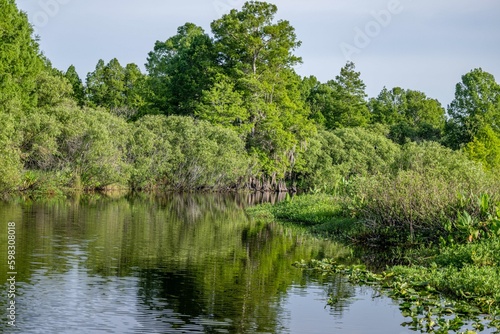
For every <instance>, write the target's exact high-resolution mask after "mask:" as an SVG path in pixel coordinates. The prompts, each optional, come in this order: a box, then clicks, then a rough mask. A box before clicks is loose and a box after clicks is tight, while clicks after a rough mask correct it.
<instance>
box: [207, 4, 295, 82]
mask: <svg viewBox="0 0 500 334" xmlns="http://www.w3.org/2000/svg"><path fill="white" fill-rule="evenodd" d="M277 11H278V8H277V6H276V5H273V4H269V3H266V2H259V1H250V2H246V3H245V4H244V5H243V8H242V9H241V10H240V11H238V10H236V9H233V10H232V11H231V12H230V13H229V14H226V15H224V16H223V17H222V18H221V19H219V20H216V21H214V22H212V25H211V26H212V31H213V33H214V35H215V40H216V45H217V48H218V51H219V52H220V56H221V58H222V59H221V61H222V64H223V65H225V66H226V67H227V68H229V69H231V70H233V71H236V72H240V71H241V72H243V73H245V74H249V73H251V74H254V75H256V74H259V73H263V72H266V71H269V70H279V69H280V68H290V67H291V66H293V65H296V64H297V63H299V62H300V61H301V59H300V58H299V57H297V56H295V55H294V54H293V51H294V50H295V49H297V48H298V47H299V46H300V44H301V42H300V41H298V40H297V36H296V34H295V29H294V28H293V27H292V26H291V25H290V23H289V22H288V21H285V20H279V21H277V22H275V20H274V17H275V15H276V13H277Z"/></svg>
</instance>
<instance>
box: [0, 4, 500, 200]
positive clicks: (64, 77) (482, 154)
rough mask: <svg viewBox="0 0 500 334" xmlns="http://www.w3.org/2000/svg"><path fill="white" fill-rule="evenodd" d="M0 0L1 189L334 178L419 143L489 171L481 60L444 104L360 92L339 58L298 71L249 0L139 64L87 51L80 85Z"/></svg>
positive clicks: (275, 28)
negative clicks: (326, 69)
mask: <svg viewBox="0 0 500 334" xmlns="http://www.w3.org/2000/svg"><path fill="white" fill-rule="evenodd" d="M0 6H1V11H0V25H1V26H0V41H1V43H0V127H1V130H0V160H1V164H0V192H3V193H5V192H12V191H18V190H43V191H50V190H58V189H61V188H65V187H68V188H84V189H99V188H105V187H110V186H127V187H130V188H133V189H153V188H160V189H177V190H181V189H182V190H193V189H225V188H233V189H236V188H240V187H254V188H255V189H262V188H264V189H270V190H277V189H281V190H283V189H285V186H284V185H285V184H286V185H288V186H289V187H290V186H293V187H295V186H297V187H299V188H302V189H308V188H314V187H319V186H325V187H326V186H328V187H334V186H335V185H336V184H337V183H338V181H339V180H346V179H349V178H351V177H353V176H358V175H365V174H366V173H377V172H378V171H383V170H384V169H383V168H384V166H385V165H386V164H387V163H388V161H391V159H396V157H397V155H398V154H400V152H401V151H402V149H403V148H404V147H405V146H406V145H409V143H423V142H429V141H432V142H435V143H436V145H438V146H439V145H443V146H446V147H449V148H451V149H453V150H456V151H460V153H458V154H462V155H465V156H467V157H468V158H469V159H472V160H474V161H477V162H478V163H481V164H482V167H483V168H484V169H485V170H490V171H491V170H495V169H498V168H499V166H500V128H499V127H500V85H499V84H498V83H497V82H496V81H495V79H494V77H493V76H492V75H491V74H489V73H486V72H484V71H482V70H481V69H475V70H473V71H471V72H469V73H467V74H465V75H464V76H463V78H462V82H460V83H458V84H457V87H456V96H455V100H454V101H453V102H452V103H451V104H450V106H449V107H448V110H445V108H443V107H442V105H441V104H440V103H439V102H438V101H437V100H435V99H432V98H429V97H427V96H426V95H425V94H424V93H422V92H419V91H414V90H410V89H403V88H399V87H395V88H392V89H386V88H384V89H383V90H382V92H380V94H379V95H378V96H377V97H374V98H368V97H367V95H366V93H365V84H364V83H363V81H362V80H361V75H360V73H359V72H357V71H356V69H355V66H354V64H353V63H351V62H348V63H347V64H346V65H345V66H344V67H343V68H342V69H341V71H340V73H339V75H338V76H336V77H335V79H332V80H330V81H328V82H326V83H322V82H320V81H318V80H317V79H316V78H315V77H306V78H302V77H300V76H299V75H298V74H297V73H296V72H295V71H294V66H295V65H297V64H299V63H300V62H301V59H300V58H299V57H297V56H295V55H294V51H295V50H296V49H297V48H298V47H299V46H300V44H301V43H300V41H299V40H298V39H297V36H296V34H295V31H294V28H293V27H292V26H291V25H290V23H289V22H288V21H285V20H276V19H275V15H276V13H277V7H276V6H275V5H272V4H268V3H264V2H256V1H251V2H247V3H246V4H245V5H244V6H243V8H242V9H241V10H233V11H231V12H230V13H229V14H226V15H224V16H223V17H222V18H220V19H218V20H215V21H214V22H213V23H212V24H211V30H212V31H211V34H208V33H206V32H205V31H204V30H203V29H202V28H200V27H198V26H196V25H194V24H192V23H186V24H185V25H183V26H181V27H179V29H178V31H177V34H176V35H175V36H173V37H170V38H169V39H167V40H166V41H158V42H156V44H155V45H154V48H153V50H152V51H151V52H150V53H149V55H148V57H147V63H146V70H147V73H142V72H141V70H140V69H139V67H138V66H137V65H135V64H127V65H125V66H122V65H121V64H120V62H119V61H118V60H117V59H112V60H111V61H109V62H107V63H106V62H105V61H103V60H99V62H98V63H97V65H96V68H95V70H94V71H93V72H91V73H89V74H88V75H87V77H86V78H85V82H84V81H83V80H81V78H79V76H78V73H77V71H76V69H75V67H74V66H71V67H69V68H68V69H67V70H66V71H60V70H57V69H55V68H53V67H52V65H51V64H50V62H49V61H48V60H47V59H46V58H45V57H44V56H43V55H42V54H41V52H40V50H39V47H38V44H37V42H36V39H34V38H33V36H32V35H33V31H32V28H31V26H30V24H29V23H28V20H27V17H26V15H25V14H24V13H22V12H20V11H19V10H18V9H17V6H16V4H15V1H14V0H0ZM425 147H430V148H433V147H435V146H432V145H431V146H425Z"/></svg>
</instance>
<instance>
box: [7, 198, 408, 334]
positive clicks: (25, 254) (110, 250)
mask: <svg viewBox="0 0 500 334" xmlns="http://www.w3.org/2000/svg"><path fill="white" fill-rule="evenodd" d="M252 201H253V200H252V199H249V198H246V197H236V196H216V195H204V196H194V195H176V196H169V197H165V198H149V197H128V198H118V199H110V198H100V197H95V198H92V197H88V198H85V199H79V200H72V201H48V202H47V201H45V202H40V203H37V202H24V201H20V202H17V203H0V242H1V245H2V248H1V249H0V279H1V281H0V287H1V288H2V289H1V291H0V309H1V311H0V319H1V320H0V333H1V332H4V333H10V332H13V333H82V334H83V333H85V334H87V333H407V332H408V330H407V329H405V328H403V327H400V324H401V323H402V322H403V321H405V319H404V318H403V317H402V316H401V314H400V312H399V310H398V307H397V305H395V304H394V303H393V302H392V301H391V300H390V299H388V298H384V297H375V292H374V291H373V290H371V289H370V288H366V287H356V286H352V285H350V284H348V283H347V282H345V280H344V279H343V278H342V277H335V278H330V279H323V278H321V277H315V276H312V275H311V274H309V273H305V272H302V271H301V270H299V269H295V268H294V267H293V266H292V263H293V262H295V261H298V260H301V259H306V260H307V259H311V258H321V257H323V256H328V257H337V256H342V255H345V253H346V252H347V250H346V249H344V248H342V247H341V246H338V245H335V244H332V243H328V242H326V241H324V242H323V241H312V240H310V238H309V237H306V236H303V235H300V233H297V232H294V231H293V230H291V229H289V228H285V227H283V226H281V225H278V224H271V225H265V224H262V223H259V222H257V221H252V220H250V219H249V218H248V217H247V216H246V214H245V212H244V210H243V208H244V207H245V206H246V205H248V203H249V202H252ZM9 221H13V222H15V223H16V272H17V274H16V298H15V302H16V327H15V328H14V327H10V326H8V324H7V318H6V316H7V310H6V309H7V306H8V305H7V302H8V301H9V298H7V290H8V286H7V282H6V280H7V272H8V271H9V270H8V268H7V251H6V246H5V245H7V240H8V239H7V235H8V231H7V222H9ZM329 292H334V293H335V294H336V295H337V296H339V297H341V299H342V300H345V302H341V303H338V305H337V306H336V307H335V308H329V307H325V305H326V303H327V300H328V293H329Z"/></svg>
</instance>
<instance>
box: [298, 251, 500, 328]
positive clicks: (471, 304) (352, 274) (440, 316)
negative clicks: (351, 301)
mask: <svg viewBox="0 0 500 334" xmlns="http://www.w3.org/2000/svg"><path fill="white" fill-rule="evenodd" d="M294 266H295V267H297V268H301V269H304V270H313V271H317V272H320V273H322V274H323V275H334V274H340V275H344V276H345V277H346V278H347V279H348V281H349V282H350V283H352V284H356V285H368V286H371V287H373V288H374V289H376V290H377V292H378V293H379V295H387V296H389V297H391V298H392V299H394V300H395V301H397V302H398V303H399V309H400V310H401V312H402V315H403V316H404V317H407V318H408V319H409V320H408V321H406V322H404V323H402V324H401V325H402V326H404V327H407V328H409V329H411V330H413V331H420V332H421V333H449V332H450V331H453V332H458V333H466V334H472V333H479V332H482V331H484V330H485V329H489V330H490V331H491V330H494V331H495V333H500V314H499V309H498V305H496V301H495V300H494V299H487V298H484V297H477V298H476V299H474V300H473V299H472V298H471V296H464V298H463V300H451V299H449V298H446V297H445V296H444V295H443V294H442V293H441V292H440V291H438V290H437V289H436V288H435V287H434V286H433V284H431V282H426V281H422V280H418V279H412V278H414V277H412V276H411V275H408V274H405V273H404V272H403V271H397V270H387V271H384V272H382V273H374V272H372V271H370V270H368V269H366V267H365V266H364V265H343V264H339V263H337V262H336V261H334V260H331V259H324V260H311V261H309V262H306V261H302V262H296V263H295V264H294ZM465 297H468V298H465ZM337 302H338V301H337V300H336V298H334V297H333V296H331V297H330V298H329V300H328V305H330V306H335V304H336V303H337ZM485 306H486V307H487V308H488V313H486V312H484V308H485Z"/></svg>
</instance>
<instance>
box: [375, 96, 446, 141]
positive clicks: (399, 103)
mask: <svg viewBox="0 0 500 334" xmlns="http://www.w3.org/2000/svg"><path fill="white" fill-rule="evenodd" d="M369 107H370V111H371V117H372V122H373V123H380V124H384V125H388V126H390V134H389V136H390V137H391V138H392V139H393V140H394V141H396V142H398V143H400V144H403V143H405V142H407V141H423V140H434V141H439V140H440V139H441V136H442V133H443V130H444V125H445V110H444V108H443V107H442V106H441V104H440V103H439V101H437V100H435V99H431V98H428V97H427V96H426V95H425V94H424V93H422V92H419V91H414V90H409V89H408V90H405V89H402V88H400V87H394V88H392V89H391V90H388V89H387V88H385V87H384V89H382V91H381V92H380V94H379V95H378V96H377V97H376V98H372V99H370V102H369Z"/></svg>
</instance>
